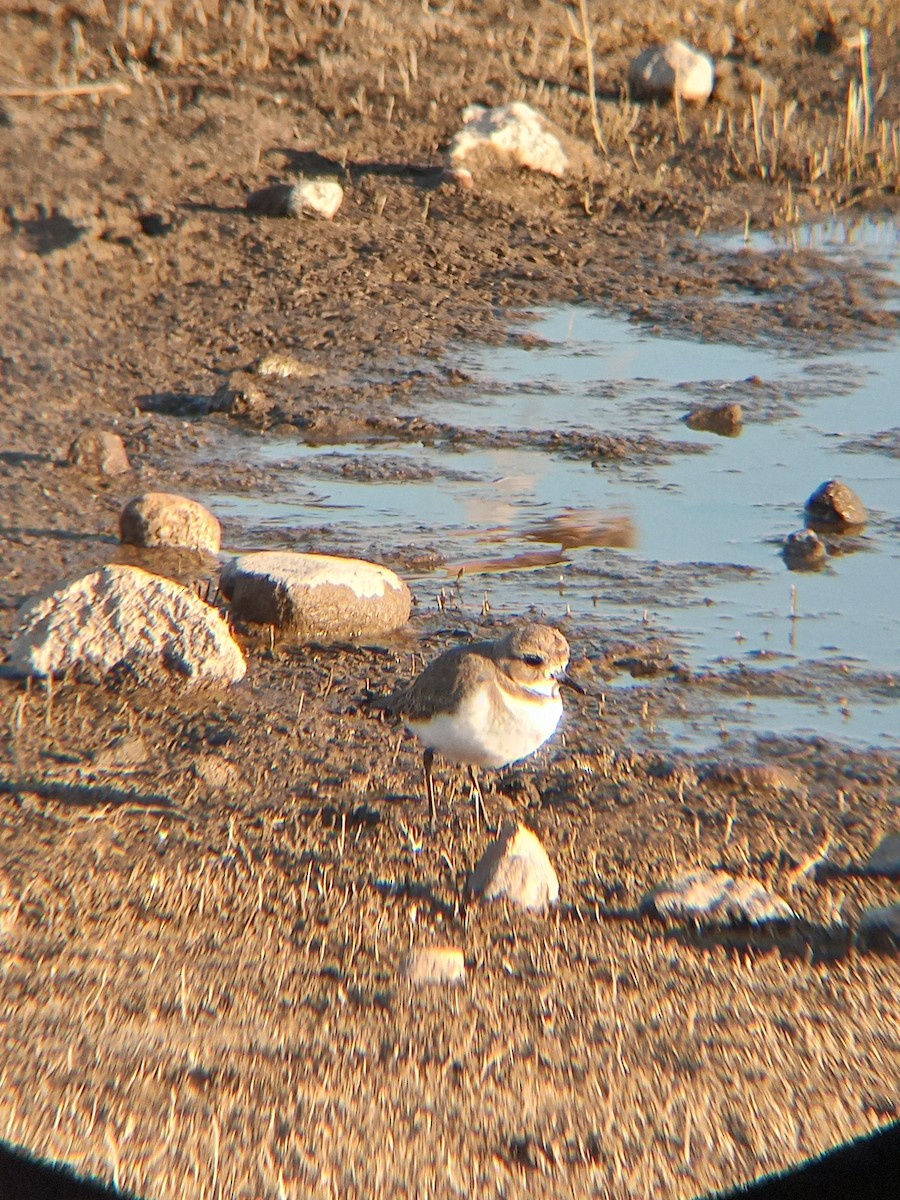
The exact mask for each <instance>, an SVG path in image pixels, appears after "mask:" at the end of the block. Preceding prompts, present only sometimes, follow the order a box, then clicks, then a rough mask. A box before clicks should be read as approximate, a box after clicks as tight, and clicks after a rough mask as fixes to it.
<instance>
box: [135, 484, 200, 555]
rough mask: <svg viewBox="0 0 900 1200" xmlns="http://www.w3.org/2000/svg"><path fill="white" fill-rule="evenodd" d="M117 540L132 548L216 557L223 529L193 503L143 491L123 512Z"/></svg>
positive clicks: (160, 493) (185, 497) (172, 494)
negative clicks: (177, 548)
mask: <svg viewBox="0 0 900 1200" xmlns="http://www.w3.org/2000/svg"><path fill="white" fill-rule="evenodd" d="M119 537H120V538H121V540H122V541H123V542H126V543H128V544H129V545H131V546H147V547H158V546H182V547H184V548H185V549H186V550H201V551H204V552H205V553H208V554H218V553H219V547H220V546H221V545H222V527H221V525H220V524H219V522H218V520H217V519H216V518H215V517H214V516H213V514H212V513H211V512H210V511H209V509H208V508H204V507H203V505H202V504H200V503H198V502H197V501H196V500H189V499H188V498H187V496H178V495H176V494H175V493H173V492H146V493H145V494H144V495H143V496H135V498H134V499H133V500H129V501H128V503H127V504H126V505H125V507H124V508H123V509H122V511H121V513H120V514H119Z"/></svg>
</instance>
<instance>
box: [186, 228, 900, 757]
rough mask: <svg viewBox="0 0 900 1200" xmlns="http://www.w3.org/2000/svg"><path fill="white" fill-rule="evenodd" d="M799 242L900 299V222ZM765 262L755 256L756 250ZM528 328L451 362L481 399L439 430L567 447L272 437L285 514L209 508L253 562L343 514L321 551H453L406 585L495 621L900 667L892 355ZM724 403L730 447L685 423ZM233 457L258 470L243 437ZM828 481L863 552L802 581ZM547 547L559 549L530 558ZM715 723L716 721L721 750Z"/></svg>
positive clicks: (560, 320) (865, 722)
mask: <svg viewBox="0 0 900 1200" xmlns="http://www.w3.org/2000/svg"><path fill="white" fill-rule="evenodd" d="M796 236H797V237H798V238H799V239H801V241H802V240H803V239H804V238H806V239H808V240H807V241H806V242H804V243H803V244H809V245H814V246H816V247H817V248H819V249H821V250H823V251H824V252H829V253H835V254H838V255H849V254H854V255H860V254H864V255H865V256H866V257H867V258H871V259H872V260H874V261H876V262H878V263H879V264H881V265H882V266H883V267H884V268H885V270H887V271H890V273H891V275H892V277H893V278H894V279H896V280H897V282H898V283H900V239H898V236H897V230H896V227H895V226H893V225H892V224H890V223H887V222H886V223H881V224H877V223H875V224H873V223H869V224H868V225H867V226H866V227H864V228H863V229H862V230H861V231H859V230H856V229H854V230H853V231H852V234H851V235H848V236H846V237H845V238H844V240H843V241H842V240H841V239H840V237H839V231H838V229H837V227H836V226H829V227H827V228H826V229H823V228H822V227H815V229H814V230H812V231H802V232H797V233H796ZM722 244H724V243H722ZM772 244H773V243H772V240H771V239H768V240H766V239H762V238H758V239H756V240H755V242H754V249H755V250H756V251H757V252H765V250H766V249H767V248H768V247H769V246H771V245H772ZM735 248H740V249H743V242H742V240H741V239H738V241H737V243H736V247H735ZM743 252H746V251H745V250H744V251H743ZM523 326H524V327H525V328H527V329H528V331H529V333H531V334H534V335H536V336H535V337H533V338H526V339H524V344H523V339H512V340H511V344H510V345H509V346H506V347H502V348H500V349H498V348H496V347H491V348H490V349H486V348H481V347H479V346H475V345H467V346H464V347H458V348H457V349H456V351H455V352H454V353H455V365H456V366H459V367H461V368H463V369H464V370H465V371H466V372H467V373H468V374H470V375H471V376H472V377H473V378H474V380H475V385H476V386H475V387H474V389H472V391H471V392H470V393H469V394H466V395H463V396H460V395H458V394H457V393H454V394H453V395H452V396H450V397H448V398H445V399H442V400H441V401H440V402H438V403H436V404H435V408H434V411H433V412H429V413H427V414H426V415H428V416H429V417H432V418H433V419H435V420H438V421H440V422H442V423H453V424H455V425H457V426H459V427H462V428H464V429H469V430H479V429H482V430H504V429H512V430H518V431H522V430H524V431H527V432H534V433H535V434H538V433H540V434H546V433H548V432H555V433H557V434H558V435H560V436H559V439H558V442H557V443H556V444H557V446H558V450H557V451H555V452H553V453H550V452H547V451H537V450H534V449H531V448H529V447H528V446H527V445H525V446H516V447H507V448H503V449H486V448H484V447H480V448H479V447H478V444H477V438H475V439H470V440H469V445H472V446H473V447H474V448H472V449H468V450H465V449H462V448H461V446H460V445H459V443H456V444H454V446H453V447H452V448H451V447H449V446H442V445H435V446H412V447H411V446H409V445H400V444H398V445H394V446H385V445H383V444H380V445H377V446H341V447H339V448H330V449H328V448H311V447H308V446H304V445H300V444H295V443H291V442H286V441H280V442H271V441H266V442H261V443H259V444H258V445H257V446H256V447H255V453H256V455H257V456H258V458H259V460H260V461H261V462H265V463H267V464H268V465H269V467H270V468H271V469H272V470H275V469H276V468H277V469H278V486H277V498H274V499H273V498H272V496H271V493H270V494H269V495H268V496H266V497H253V498H248V497H246V496H233V495H215V496H208V497H206V499H207V502H208V503H210V504H211V505H212V507H213V508H214V510H215V511H216V512H217V513H218V514H219V515H220V516H222V517H224V518H225V519H226V520H228V519H232V520H236V521H238V522H239V523H240V525H241V526H242V527H243V530H244V531H245V535H244V537H243V539H242V541H243V544H252V543H253V541H254V539H255V538H259V537H260V536H261V535H262V534H263V533H264V532H266V531H267V532H268V544H271V543H272V541H273V537H274V540H278V537H279V536H280V537H281V540H282V544H284V545H290V544H292V539H296V537H297V536H298V534H300V533H302V530H303V528H304V527H305V526H313V525H314V526H316V527H318V528H319V529H321V527H322V525H323V522H327V521H328V520H329V519H331V520H333V522H334V523H333V525H329V526H328V535H329V536H328V544H327V545H322V546H321V547H320V548H321V549H323V550H331V551H334V552H338V553H341V552H344V553H354V552H356V553H366V554H368V555H373V554H375V555H378V554H379V551H380V553H381V556H383V557H384V558H385V559H386V560H388V561H391V560H392V559H393V560H395V561H396V560H398V559H402V558H403V557H404V556H407V557H410V555H409V551H410V550H411V549H412V550H415V548H416V547H420V546H421V547H426V546H427V547H429V548H430V549H431V550H434V548H435V547H438V548H439V552H440V554H441V556H442V557H443V559H444V562H445V566H444V567H443V568H441V569H440V570H438V571H436V572H432V573H429V574H427V575H420V576H418V577H415V578H413V580H412V582H413V585H414V587H415V588H416V590H417V591H419V593H420V594H421V595H422V596H423V597H424V598H427V597H429V596H430V595H434V594H435V593H436V592H437V591H438V590H440V588H441V587H442V586H446V585H447V583H448V580H450V581H451V582H452V581H453V580H456V579H457V577H458V576H459V574H460V571H461V570H462V576H461V578H459V580H458V592H457V598H458V599H459V600H460V601H461V602H462V603H465V604H469V605H470V606H472V607H475V606H478V607H480V606H481V604H482V603H483V599H484V596H485V593H486V592H487V595H488V596H489V599H490V604H491V607H492V609H493V610H494V611H495V612H496V613H498V614H500V615H501V616H502V615H513V614H518V613H521V612H524V611H526V610H527V609H528V608H529V607H530V606H531V605H535V606H537V607H538V608H541V609H543V610H544V611H545V612H546V613H547V615H548V616H549V617H550V618H558V617H562V616H565V615H566V614H567V613H571V615H572V617H573V619H574V622H575V625H576V627H578V628H588V629H595V630H596V631H597V633H598V636H602V631H603V628H604V621H605V619H606V620H609V618H610V617H612V616H613V615H615V616H616V617H620V618H621V617H622V616H623V615H624V616H629V617H630V616H637V617H640V616H641V614H642V612H643V611H644V610H646V614H647V616H646V619H647V620H649V621H651V622H653V623H654V624H655V626H656V627H657V629H659V630H660V631H662V632H665V633H667V634H669V635H670V636H672V637H674V638H675V639H676V641H677V644H678V645H679V647H680V650H681V652H682V654H683V656H684V661H685V662H686V663H687V664H688V665H689V666H690V667H692V668H694V669H699V668H704V667H710V666H715V665H717V664H719V665H721V664H722V662H723V661H725V662H728V663H744V664H746V665H747V666H757V665H758V664H759V663H760V662H765V661H766V659H767V657H768V656H769V655H770V654H771V653H773V652H777V653H782V652H783V653H785V654H787V655H788V656H790V658H791V659H793V660H804V659H822V658H839V659H841V660H842V661H843V662H844V663H845V664H846V669H847V670H848V671H852V670H853V669H855V668H862V667H867V668H872V669H875V670H879V671H897V670H900V604H898V601H897V597H898V594H900V472H898V467H897V460H896V458H895V457H893V456H892V454H891V452H890V451H891V448H892V447H894V446H896V438H891V437H890V436H889V434H888V431H890V430H892V429H896V428H897V427H898V426H900V391H898V387H897V380H898V378H900V344H898V342H897V341H896V340H895V341H892V342H885V343H879V344H878V346H877V347H875V348H872V347H865V348H859V349H856V350H853V351H848V352H841V353H837V354H830V353H829V352H828V348H827V347H823V348H822V351H821V352H820V353H818V354H816V355H797V354H790V353H788V352H785V351H783V350H781V351H779V350H773V349H770V348H767V347H760V346H753V347H746V346H731V345H714V344H708V343H697V342H691V341H688V340H685V339H682V338H667V337H663V336H660V335H659V333H658V332H656V333H650V332H647V331H645V330H643V329H641V328H640V327H638V326H635V325H633V324H631V323H629V322H628V321H627V320H624V319H619V318H615V317H610V316H608V315H603V314H600V313H598V312H596V311H594V310H591V309H590V308H588V307H585V306H578V307H570V308H565V309H552V310H547V311H544V312H542V313H539V314H536V315H535V319H533V320H530V321H528V322H527V325H526V324H525V323H523ZM529 347H531V348H529ZM733 402H739V403H740V405H741V409H742V414H743V428H742V430H741V431H740V436H738V437H728V438H722V437H719V436H717V435H716V434H715V433H711V432H708V431H706V430H703V429H692V428H690V427H689V426H688V424H686V423H685V418H686V416H687V414H688V413H689V412H690V411H692V410H695V409H697V408H698V407H700V406H701V405H710V404H713V405H716V404H730V403H733ZM585 431H587V432H590V433H592V434H595V435H596V434H608V435H627V436H628V437H629V438H630V439H633V438H635V437H639V436H642V435H652V436H653V437H654V438H657V439H663V440H665V441H669V442H681V443H687V444H688V445H690V446H692V447H702V448H703V450H704V453H699V454H697V453H691V454H680V453H675V454H673V455H672V456H671V458H670V460H669V461H668V462H667V463H663V464H661V465H656V464H654V465H647V463H641V462H639V461H635V460H634V458H628V457H626V458H625V459H623V460H621V461H618V460H616V459H611V460H609V461H606V460H598V461H595V462H594V463H591V462H590V461H587V460H584V459H572V458H568V457H567V456H566V433H567V432H569V433H575V432H579V433H584V432H585ZM236 453H239V454H240V455H241V456H242V457H246V455H247V443H246V441H242V442H241V446H240V449H239V450H238V451H236ZM372 460H378V461H379V462H380V461H381V460H384V462H385V463H386V464H388V465H389V466H390V464H396V465H397V467H398V469H397V470H395V471H393V472H392V471H391V470H382V471H379V472H377V473H376V474H378V476H379V478H378V479H377V480H376V481H372V478H371V476H372V474H373V472H367V471H361V472H360V474H361V475H362V476H364V477H363V478H360V479H354V477H353V476H354V464H355V463H359V462H362V461H366V462H370V461H372ZM404 463H406V464H407V465H409V464H411V463H415V465H416V467H417V470H416V471H415V472H409V471H404V470H402V469H400V468H402V465H403V464H404ZM451 466H452V470H448V468H449V467H451ZM336 468H338V469H336ZM392 474H393V479H392ZM410 474H412V475H413V478H409V475H410ZM833 477H838V478H840V479H842V480H843V481H844V482H846V483H847V484H849V485H850V486H851V487H852V488H853V489H854V490H855V491H856V492H857V493H858V494H859V495H860V497H861V498H862V500H863V503H864V504H865V505H866V507H867V509H868V511H869V515H870V519H869V522H868V524H867V525H866V527H865V528H864V529H863V530H862V531H856V532H855V533H854V534H853V536H850V537H843V538H842V537H841V536H828V537H825V538H824V539H823V540H824V541H825V545H826V552H827V557H826V559H825V562H824V565H823V566H822V568H821V569H820V570H819V571H817V572H811V573H803V574H797V573H790V572H789V571H788V570H787V569H786V565H785V562H784V560H783V558H782V556H781V548H782V544H783V540H784V539H785V538H786V537H787V536H788V535H789V534H791V533H792V532H793V531H795V530H797V529H799V528H800V527H802V525H803V505H804V502H805V500H806V499H807V497H808V496H809V495H810V494H811V493H812V492H813V490H814V489H815V488H816V487H817V486H818V485H819V484H820V483H822V482H823V481H824V480H826V479H830V478H833ZM332 512H333V517H332V518H329V514H330V513H332ZM274 531H277V532H274ZM535 541H539V542H543V543H545V544H547V545H551V546H558V547H559V551H558V552H554V551H549V552H547V551H544V552H541V551H536V549H535V546H534V542H535ZM307 548H312V547H307ZM412 557H414V555H413V556H412ZM540 567H546V568H548V569H544V570H540V569H536V568H540ZM517 568H518V569H517ZM729 568H730V569H729ZM407 574H408V573H407ZM472 574H476V575H478V578H476V579H473V580H472V581H471V583H467V576H469V575H472ZM828 711H829V712H831V710H830V709H829V710H828ZM744 720H745V725H749V726H751V727H754V728H757V729H760V728H763V727H764V723H765V722H768V721H772V722H775V723H776V727H777V728H780V729H789V728H797V729H799V728H801V727H805V725H806V724H807V723H808V721H809V715H808V712H807V713H804V710H803V706H802V704H798V702H796V701H791V702H790V703H789V704H788V703H785V704H784V705H781V706H779V703H778V702H776V701H771V702H766V703H762V702H760V703H759V704H757V705H755V706H754V708H753V709H752V710H751V711H748V712H747V713H746V714H745V716H744ZM823 721H825V724H826V725H827V727H828V729H829V731H830V730H831V729H832V726H834V730H833V732H834V734H835V736H847V737H854V736H857V737H858V736H862V737H867V738H869V739H871V740H872V741H873V742H879V743H880V744H886V743H885V742H884V739H885V738H887V739H888V742H890V743H891V744H894V743H895V742H896V743H897V744H898V745H900V742H898V740H897V739H898V734H897V729H898V728H900V721H898V720H897V715H896V707H895V706H894V707H893V708H892V707H891V706H885V705H878V704H875V703H870V704H866V703H863V702H859V703H857V704H856V705H855V706H854V708H853V710H852V712H851V714H850V716H849V717H848V716H847V715H846V714H842V715H841V716H840V719H839V720H836V719H834V720H833V719H832V718H831V717H829V718H828V719H827V720H826V719H825V718H824V717H823V714H822V712H817V713H816V715H815V720H814V722H813V724H814V725H815V728H817V729H818V730H819V731H820V732H822V731H823V724H822V723H823ZM715 728H716V726H715V721H714V719H713V718H709V721H708V725H707V732H708V733H709V731H710V730H712V734H710V736H714V733H715ZM670 732H674V729H672V730H670ZM683 732H686V731H683Z"/></svg>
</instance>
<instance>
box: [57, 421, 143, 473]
mask: <svg viewBox="0 0 900 1200" xmlns="http://www.w3.org/2000/svg"><path fill="white" fill-rule="evenodd" d="M66 461H67V462H68V463H69V465H70V466H72V467H78V468H79V469H80V470H82V471H86V472H89V473H90V474H93V475H109V476H114V475H124V474H125V472H126V471H130V470H131V463H130V462H129V461H128V455H127V454H126V452H125V443H124V442H123V441H122V439H121V438H120V437H119V435H118V434H117V433H107V432H106V431H105V430H104V431H102V432H99V433H98V432H94V431H90V432H88V433H82V434H79V436H78V437H77V438H76V439H75V441H74V442H73V443H72V445H71V446H70V447H69V453H68V454H67V456H66Z"/></svg>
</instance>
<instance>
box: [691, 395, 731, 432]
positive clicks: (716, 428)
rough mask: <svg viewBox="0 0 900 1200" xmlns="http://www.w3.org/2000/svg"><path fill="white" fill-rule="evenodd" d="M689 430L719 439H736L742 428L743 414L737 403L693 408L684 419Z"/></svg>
mask: <svg viewBox="0 0 900 1200" xmlns="http://www.w3.org/2000/svg"><path fill="white" fill-rule="evenodd" d="M685 421H686V424H687V425H688V426H689V428H691V429H698V430H702V431H703V432H705V433H717V434H718V435H719V436H720V437H737V436H738V434H739V433H740V432H741V430H742V429H743V426H744V413H743V410H742V408H741V406H740V405H739V404H737V403H734V402H732V403H729V404H711V405H704V406H703V407H702V408H695V409H693V410H692V411H691V412H689V413H688V415H687V417H686V418H685Z"/></svg>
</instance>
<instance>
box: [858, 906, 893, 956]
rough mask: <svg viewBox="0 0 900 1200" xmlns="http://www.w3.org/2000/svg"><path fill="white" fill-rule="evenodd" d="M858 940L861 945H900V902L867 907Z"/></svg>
mask: <svg viewBox="0 0 900 1200" xmlns="http://www.w3.org/2000/svg"><path fill="white" fill-rule="evenodd" d="M856 940H857V942H858V943H859V945H861V946H890V947H896V946H898V945H900V904H889V905H887V907H886V908H867V909H866V911H865V912H864V913H863V915H862V917H861V918H860V922H859V929H858V930H857V932H856Z"/></svg>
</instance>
